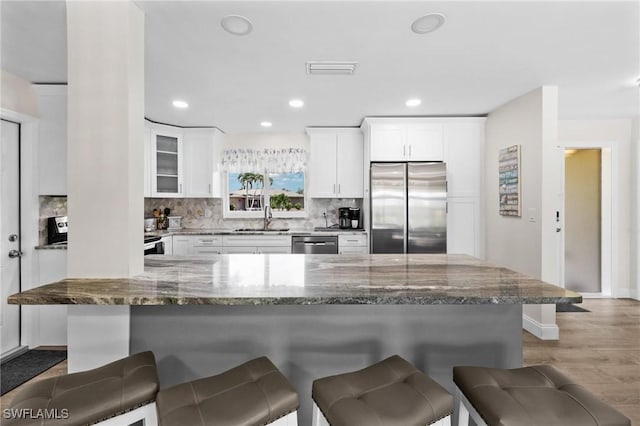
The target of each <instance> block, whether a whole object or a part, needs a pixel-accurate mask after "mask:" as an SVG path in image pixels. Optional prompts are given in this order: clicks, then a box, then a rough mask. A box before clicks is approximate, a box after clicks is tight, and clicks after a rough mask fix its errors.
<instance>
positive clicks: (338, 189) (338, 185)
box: [338, 184, 340, 194]
mask: <svg viewBox="0 0 640 426" xmlns="http://www.w3.org/2000/svg"><path fill="white" fill-rule="evenodd" d="M338 194H340V184H338Z"/></svg>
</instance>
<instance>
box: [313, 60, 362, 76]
mask: <svg viewBox="0 0 640 426" xmlns="http://www.w3.org/2000/svg"><path fill="white" fill-rule="evenodd" d="M357 64H358V63H357V62H347V61H308V62H307V74H313V75H316V74H317V75H351V74H353V73H354V72H355V71H356V65H357Z"/></svg>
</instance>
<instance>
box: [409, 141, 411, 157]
mask: <svg viewBox="0 0 640 426" xmlns="http://www.w3.org/2000/svg"><path fill="white" fill-rule="evenodd" d="M409 157H411V144H409Z"/></svg>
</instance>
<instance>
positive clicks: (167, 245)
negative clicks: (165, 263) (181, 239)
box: [160, 235, 173, 256]
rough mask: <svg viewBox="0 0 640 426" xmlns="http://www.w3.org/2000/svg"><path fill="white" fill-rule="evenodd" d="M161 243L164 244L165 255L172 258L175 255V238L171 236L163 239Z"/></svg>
mask: <svg viewBox="0 0 640 426" xmlns="http://www.w3.org/2000/svg"><path fill="white" fill-rule="evenodd" d="M160 242H161V243H163V244H164V254H166V255H168V256H171V255H172V254H173V237H172V236H171V235H169V236H166V237H162V238H161V239H160Z"/></svg>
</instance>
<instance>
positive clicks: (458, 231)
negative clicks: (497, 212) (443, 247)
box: [447, 197, 483, 257]
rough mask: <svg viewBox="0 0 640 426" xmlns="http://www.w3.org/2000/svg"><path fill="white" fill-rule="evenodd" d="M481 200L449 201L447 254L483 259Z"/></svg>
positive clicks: (453, 199)
mask: <svg viewBox="0 0 640 426" xmlns="http://www.w3.org/2000/svg"><path fill="white" fill-rule="evenodd" d="M479 217H480V199H479V198H475V197H461V198H453V197H450V198H448V199H447V253H450V254H468V255H470V256H474V257H482V256H483V253H482V252H481V250H480V241H482V236H481V235H480V226H479V223H478V218H479Z"/></svg>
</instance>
